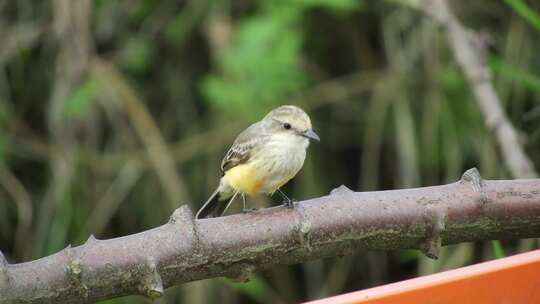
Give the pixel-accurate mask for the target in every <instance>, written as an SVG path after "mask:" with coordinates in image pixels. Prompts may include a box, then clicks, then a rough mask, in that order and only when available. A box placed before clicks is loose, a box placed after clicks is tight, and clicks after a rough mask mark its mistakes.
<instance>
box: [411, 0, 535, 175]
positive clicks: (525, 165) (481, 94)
mask: <svg viewBox="0 0 540 304" xmlns="http://www.w3.org/2000/svg"><path fill="white" fill-rule="evenodd" d="M424 2H425V3H423V5H419V6H418V7H419V8H421V9H423V10H424V11H425V12H426V13H427V14H428V15H431V16H432V17H433V18H434V19H435V20H436V21H437V22H438V23H440V24H441V25H442V26H444V27H445V28H446V31H447V35H448V41H449V43H450V46H451V48H452V51H453V52H454V56H455V58H456V61H457V63H458V64H459V66H460V67H461V69H462V70H463V73H464V74H465V77H466V78H467V80H468V82H469V84H470V86H471V88H472V90H473V93H474V96H475V97H476V101H477V103H478V107H479V109H480V112H481V113H482V115H483V116H484V121H485V124H486V127H487V128H488V130H489V131H491V132H493V133H494V135H495V139H496V141H497V143H498V145H499V148H500V149H501V152H502V156H503V159H504V161H505V163H506V165H507V166H508V169H510V172H511V173H512V175H513V176H514V177H515V178H533V177H538V173H537V172H536V170H535V169H534V165H533V163H532V161H531V160H530V158H529V157H528V156H527V154H526V153H525V150H524V149H523V146H522V143H521V142H520V140H519V136H518V133H517V132H516V129H515V128H514V126H513V125H512V123H511V122H510V120H509V119H508V117H507V116H506V113H505V112H504V109H503V108H502V106H501V102H500V100H499V97H498V96H497V93H496V92H495V88H494V87H493V83H492V82H491V71H490V70H489V68H488V66H487V64H486V60H485V59H486V58H485V57H486V46H485V40H486V39H485V38H484V37H482V36H481V35H479V34H478V33H476V32H474V31H472V30H470V29H467V28H465V27H464V26H463V25H462V24H461V23H460V22H459V20H458V19H457V18H456V17H455V16H454V14H453V13H452V11H451V10H450V8H449V6H448V1H446V0H424Z"/></svg>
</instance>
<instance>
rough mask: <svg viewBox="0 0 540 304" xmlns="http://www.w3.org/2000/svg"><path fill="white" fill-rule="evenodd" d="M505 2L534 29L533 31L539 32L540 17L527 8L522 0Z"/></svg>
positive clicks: (506, 0) (507, 0)
mask: <svg viewBox="0 0 540 304" xmlns="http://www.w3.org/2000/svg"><path fill="white" fill-rule="evenodd" d="M505 2H506V3H507V4H508V5H510V7H512V8H513V9H514V11H515V12H516V13H517V14H518V15H520V16H521V17H523V18H524V19H525V20H526V21H527V22H528V23H529V24H530V25H531V26H532V27H534V29H535V30H537V31H539V32H540V15H539V14H538V13H536V12H535V11H534V10H532V9H531V8H529V7H528V6H527V4H526V3H525V2H523V0H505Z"/></svg>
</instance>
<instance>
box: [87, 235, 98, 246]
mask: <svg viewBox="0 0 540 304" xmlns="http://www.w3.org/2000/svg"><path fill="white" fill-rule="evenodd" d="M98 241H99V240H98V239H96V237H95V236H94V235H93V234H90V236H89V237H88V239H87V240H86V242H85V243H84V245H91V244H94V243H97V242H98Z"/></svg>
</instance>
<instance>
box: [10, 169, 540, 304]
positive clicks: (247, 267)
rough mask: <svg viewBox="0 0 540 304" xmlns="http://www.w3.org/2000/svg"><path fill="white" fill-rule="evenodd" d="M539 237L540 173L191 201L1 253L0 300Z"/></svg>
mask: <svg viewBox="0 0 540 304" xmlns="http://www.w3.org/2000/svg"><path fill="white" fill-rule="evenodd" d="M539 236H540V179H530V180H506V181H484V180H482V179H481V177H480V175H479V174H478V171H477V170H476V169H470V170H468V171H467V172H465V173H464V174H463V177H462V179H461V180H460V181H459V182H456V183H452V184H448V185H442V186H433V187H425V188H415V189H404V190H391V191H376V192H353V191H351V190H349V189H348V188H346V187H344V186H341V187H339V188H338V189H335V190H333V191H332V193H331V194H330V195H328V196H324V197H320V198H315V199H311V200H307V201H302V202H299V203H296V207H295V208H294V209H288V208H283V207H274V208H268V209H263V210H259V211H255V212H252V213H248V214H237V215H231V216H225V217H220V218H214V219H204V220H194V218H193V214H192V212H191V211H190V210H189V208H188V207H187V206H183V207H181V208H179V209H177V210H176V211H175V212H174V213H173V215H172V216H171V218H170V221H169V222H168V223H167V224H165V225H163V226H160V227H157V228H155V229H152V230H149V231H145V232H141V233H138V234H134V235H130V236H125V237H120V238H115V239H110V240H97V239H95V238H94V237H93V236H91V237H90V238H89V239H88V241H87V242H86V243H85V244H83V245H81V246H78V247H73V248H72V247H69V246H68V247H67V248H66V249H64V250H63V251H61V252H58V253H56V254H53V255H51V256H48V257H45V258H42V259H39V260H36V261H31V262H27V263H21V264H8V263H7V262H6V260H5V259H4V257H3V256H2V255H1V254H0V303H90V302H94V301H97V300H102V299H107V298H111V297H118V296H123V295H129V294H141V295H145V296H148V297H151V298H154V297H158V296H160V295H162V294H163V290H164V289H165V288H167V287H169V286H172V285H176V284H180V283H185V282H189V281H195V280H201V279H205V278H212V277H220V276H225V277H229V278H232V279H235V280H240V281H244V280H247V279H248V278H249V276H250V275H251V273H252V272H253V271H256V270H260V269H265V268H268V267H271V266H272V265H276V264H293V263H299V262H303V261H307V260H311V259H318V258H322V257H331V256H339V255H343V254H349V253H352V252H353V251H355V250H358V249H375V250H390V249H405V248H408V249H411V248H412V249H415V248H416V249H420V250H422V251H423V252H424V253H425V254H426V255H427V256H429V257H432V258H436V257H437V254H438V251H439V248H440V246H441V245H447V244H455V243H459V242H467V241H480V240H489V239H517V238H530V237H539Z"/></svg>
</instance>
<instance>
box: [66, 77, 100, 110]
mask: <svg viewBox="0 0 540 304" xmlns="http://www.w3.org/2000/svg"><path fill="white" fill-rule="evenodd" d="M98 89H99V84H98V82H97V81H96V80H95V79H87V80H86V81H85V82H83V83H82V84H80V85H79V87H77V88H76V89H75V91H74V92H73V93H72V94H71V96H69V97H68V99H67V101H66V103H65V105H64V114H65V115H66V116H67V117H72V118H73V117H80V116H83V115H85V114H86V113H88V110H89V109H90V103H91V101H92V100H93V98H94V96H96V93H97V91H98Z"/></svg>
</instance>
